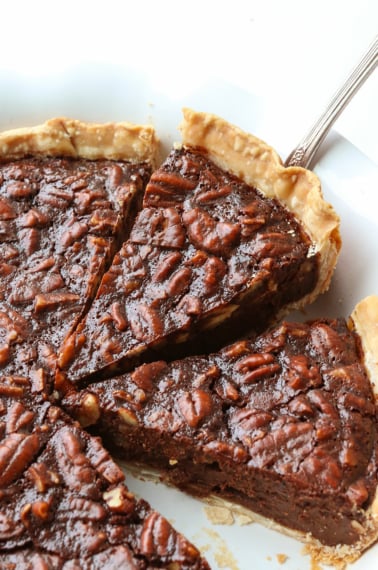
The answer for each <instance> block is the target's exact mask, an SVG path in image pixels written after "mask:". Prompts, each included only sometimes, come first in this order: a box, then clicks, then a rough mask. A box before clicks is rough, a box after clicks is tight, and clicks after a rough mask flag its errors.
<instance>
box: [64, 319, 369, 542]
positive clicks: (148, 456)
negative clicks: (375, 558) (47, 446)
mask: <svg viewBox="0 0 378 570" xmlns="http://www.w3.org/2000/svg"><path fill="white" fill-rule="evenodd" d="M65 405H66V406H67V409H68V410H69V411H70V413H71V414H74V415H75V416H76V417H78V418H79V419H80V420H81V421H82V422H83V423H84V425H85V424H90V423H91V422H95V421H96V420H97V419H98V417H99V416H100V418H99V421H98V423H96V428H95V429H96V430H98V429H99V430H100V432H101V433H102V435H103V437H104V438H105V440H106V442H107V443H108V444H109V445H111V446H113V447H115V448H116V450H117V451H118V452H119V453H120V454H121V456H122V457H124V458H126V459H132V460H138V461H142V462H145V463H147V464H148V465H152V466H155V467H158V468H159V469H161V470H163V471H164V472H165V477H166V478H167V479H168V480H170V481H172V482H173V483H174V484H176V485H178V486H179V487H180V488H182V489H186V490H188V491H190V492H191V493H195V494H199V495H207V494H209V493H210V494H211V493H214V494H219V495H220V496H222V497H225V498H228V499H232V500H233V501H236V502H239V503H241V504H243V505H246V506H248V507H249V508H251V509H252V510H254V511H256V512H257V513H260V514H262V515H264V516H267V517H268V518H273V519H274V520H276V521H277V522H278V523H281V524H284V525H285V526H287V527H289V528H293V529H297V530H300V531H303V532H311V533H312V534H313V536H314V537H316V538H318V539H319V540H320V541H322V542H323V543H324V544H328V545H336V544H352V543H353V542H355V541H356V540H357V539H358V537H359V532H358V528H359V527H358V525H357V524H356V523H360V522H361V521H362V520H363V515H364V509H366V507H367V506H368V505H369V504H370V503H371V501H372V498H373V496H374V493H375V489H376V469H377V463H376V445H377V444H376V408H375V405H374V397H373V394H372V390H371V386H370V382H369V379H368V377H367V376H366V373H365V370H364V367H363V365H362V363H361V354H360V348H359V344H358V340H357V339H356V337H355V335H354V334H353V333H352V332H350V331H349V329H348V327H347V326H346V323H345V322H344V321H342V320H335V321H316V322H313V323H311V324H298V323H283V324H282V325H281V326H279V327H277V328H275V329H273V330H272V331H270V332H268V333H266V334H262V335H260V336H257V337H256V338H255V339H253V340H248V341H247V340H244V341H239V342H237V343H236V344H234V345H231V346H230V347H228V348H225V349H223V350H222V351H220V352H219V353H216V354H212V355H210V356H207V357H205V356H204V357H189V358H187V359H184V360H180V361H176V362H173V363H170V364H166V363H165V362H162V361H160V362H156V363H153V364H146V365H143V366H142V367H140V368H138V369H136V370H135V371H134V372H133V373H132V374H130V375H124V376H120V377H118V378H114V379H111V380H108V381H105V382H100V383H97V384H94V385H93V386H91V387H89V388H88V389H87V390H86V391H83V392H79V393H77V394H73V395H71V396H67V398H66V400H65Z"/></svg>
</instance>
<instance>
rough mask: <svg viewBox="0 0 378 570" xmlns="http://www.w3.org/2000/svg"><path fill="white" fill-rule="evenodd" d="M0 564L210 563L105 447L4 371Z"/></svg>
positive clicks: (91, 567)
mask: <svg viewBox="0 0 378 570" xmlns="http://www.w3.org/2000/svg"><path fill="white" fill-rule="evenodd" d="M0 522H1V524H0V567H1V568H2V569H6V570H16V569H17V570H35V569H38V568H39V569H41V570H42V569H43V570H50V569H51V570H63V569H66V570H96V569H98V570H100V569H101V570H105V569H106V570H114V568H128V569H130V570H147V569H148V568H167V569H169V570H180V569H182V570H189V569H192V570H208V569H209V566H208V564H207V562H206V561H205V560H204V559H203V558H202V557H201V555H200V553H199V551H198V550H197V549H196V548H195V547H194V546H193V545H192V544H191V543H190V542H189V541H187V540H186V539H185V538H184V537H183V536H182V535H181V534H179V533H178V532H176V531H175V530H174V529H173V527H172V526H171V524H170V523H169V522H168V521H167V520H166V519H165V518H164V517H162V516H161V515H159V514H158V513H157V512H156V511H154V510H152V509H151V508H150V506H149V505H148V504H147V503H146V502H145V501H143V500H138V499H137V498H136V497H135V496H134V495H133V494H132V493H131V492H130V491H129V490H128V488H127V486H126V485H125V482H124V475H123V473H122V471H121V469H120V468H119V467H118V466H117V465H116V463H115V462H114V461H113V460H112V458H111V457H110V455H109V453H108V452H107V451H106V450H105V449H104V448H103V447H102V444H101V441H100V439H99V438H96V437H92V436H90V435H89V434H87V433H86V432H85V431H84V430H83V429H82V428H80V426H79V425H78V424H77V423H76V422H73V421H72V420H71V418H69V417H67V416H66V415H65V413H64V412H63V411H62V410H61V409H60V408H58V407H56V406H54V405H52V404H51V403H50V402H49V401H48V400H47V399H46V398H44V397H42V396H41V395H39V396H38V395H36V394H35V393H33V391H32V383H31V382H29V381H28V379H27V378H20V377H9V376H8V377H6V378H4V377H3V378H1V379H0Z"/></svg>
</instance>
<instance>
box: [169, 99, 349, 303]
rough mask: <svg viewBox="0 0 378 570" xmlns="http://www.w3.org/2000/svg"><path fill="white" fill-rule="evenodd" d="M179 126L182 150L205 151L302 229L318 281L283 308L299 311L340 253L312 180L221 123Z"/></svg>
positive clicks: (334, 225) (205, 116) (187, 114)
mask: <svg viewBox="0 0 378 570" xmlns="http://www.w3.org/2000/svg"><path fill="white" fill-rule="evenodd" d="M183 113H184V120H183V121H182V123H181V125H180V131H181V135H182V142H183V144H184V145H191V146H198V147H202V148H205V149H206V150H207V152H208V154H209V157H210V158H211V159H212V160H213V161H214V162H215V163H216V164H217V165H218V166H220V167H221V168H224V169H225V170H229V171H231V172H232V173H233V174H235V175H236V176H238V177H239V178H241V179H242V180H244V181H245V182H246V183H247V184H249V185H251V186H254V187H256V188H258V189H259V190H260V191H261V192H262V193H263V194H265V195H266V196H268V197H269V198H277V199H278V200H279V201H280V202H281V203H283V204H284V205H285V206H286V207H287V208H288V210H289V211H290V212H292V213H293V214H294V216H295V217H296V218H297V220H298V221H299V222H300V223H301V224H302V226H303V228H304V229H305V231H307V233H308V235H309V236H310V238H311V239H312V240H313V248H314V253H319V256H320V259H319V267H320V274H319V280H318V283H317V285H316V287H315V288H314V290H313V291H312V292H311V293H310V294H308V295H306V296H305V297H303V298H302V299H300V301H298V302H296V303H294V304H292V305H291V306H290V307H287V308H285V312H287V310H289V309H294V308H302V307H304V306H305V305H306V304H308V303H311V302H312V301H314V300H315V299H316V297H317V296H318V295H319V294H320V293H323V292H324V291H326V290H327V289H328V287H329V284H330V280H331V277H332V274H333V270H334V268H335V265H336V262H337V259H338V255H339V251H340V248H341V237H340V231H339V225H340V220H339V217H338V215H337V214H336V213H335V211H334V209H333V207H332V206H331V205H330V204H328V203H327V202H326V201H325V200H324V198H323V194H322V190H321V185H320V181H319V179H318V177H317V176H316V174H314V173H313V172H312V171H310V170H307V169H304V168H301V167H299V166H290V167H287V168H286V167H284V166H283V164H282V161H281V159H280V157H279V156H278V154H277V153H276V151H275V150H274V149H273V148H271V147H270V146H268V145H267V144H266V143H265V142H263V141H262V140H260V139H258V138H256V137H255V136H253V135H251V134H248V133H246V132H244V131H242V130H241V129H239V128H238V127H236V126H234V125H231V124H230V123H228V122H227V121H225V120H224V119H222V118H220V117H218V116H216V115H213V114H209V113H199V112H196V111H193V110H191V109H188V108H185V109H184V110H183Z"/></svg>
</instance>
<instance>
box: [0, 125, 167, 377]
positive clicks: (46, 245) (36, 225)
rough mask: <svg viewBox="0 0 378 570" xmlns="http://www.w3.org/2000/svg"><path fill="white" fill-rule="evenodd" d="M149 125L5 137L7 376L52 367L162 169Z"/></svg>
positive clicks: (46, 128)
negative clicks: (155, 173)
mask: <svg viewBox="0 0 378 570" xmlns="http://www.w3.org/2000/svg"><path fill="white" fill-rule="evenodd" d="M157 149H158V144H157V140H156V136H155V134H154V131H153V129H152V128H151V127H148V126H138V125H132V124H130V123H108V124H92V123H83V122H80V121H77V120H73V119H66V118H58V119H52V120H50V121H47V122H46V123H44V124H42V125H39V126H37V127H30V128H23V129H14V130H10V131H5V132H3V133H0V223H1V244H0V275H1V285H0V290H1V293H0V339H1V340H0V373H2V374H4V375H6V374H11V375H13V374H18V375H22V374H25V375H26V376H29V375H30V372H31V370H33V374H35V375H37V376H39V380H38V381H39V382H40V383H41V384H45V383H46V381H47V380H46V378H47V376H52V374H53V371H54V369H55V360H56V353H57V352H58V351H59V349H60V345H61V343H62V341H63V339H64V338H65V336H66V335H68V334H69V333H70V332H71V330H72V329H73V328H74V327H75V325H76V324H77V322H78V321H79V319H80V317H81V316H82V315H83V313H84V312H85V311H86V309H87V308H88V306H89V304H90V302H91V301H92V299H93V297H94V295H95V292H96V289H97V287H98V283H99V281H100V278H101V276H102V274H103V273H104V272H105V270H106V268H107V267H108V265H109V264H110V261H111V259H112V257H113V256H114V253H115V251H116V249H118V248H119V246H120V243H121V242H122V241H123V239H124V237H125V233H127V231H128V226H129V225H130V220H131V219H132V218H133V217H134V216H135V211H136V210H137V209H138V207H139V205H140V202H141V199H142V194H143V191H144V187H145V185H146V183H147V180H148V178H149V176H150V174H151V170H152V168H153V167H154V166H155V162H156V155H157Z"/></svg>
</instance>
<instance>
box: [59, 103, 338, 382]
mask: <svg viewBox="0 0 378 570" xmlns="http://www.w3.org/2000/svg"><path fill="white" fill-rule="evenodd" d="M181 131H182V135H183V141H182V145H181V146H180V147H179V148H175V149H173V150H172V152H171V153H170V155H169V156H168V157H167V159H166V160H165V161H164V163H163V164H162V165H161V166H160V167H159V169H157V170H156V171H155V172H154V173H153V175H152V177H151V179H150V181H149V184H148V185H147V188H146V192H145V196H144V202H143V209H142V210H141V211H140V213H139V215H138V216H137V218H136V220H135V223H134V225H133V227H132V229H131V233H130V238H129V239H128V240H127V241H126V242H125V243H124V244H123V246H122V248H121V249H120V251H119V252H118V253H117V255H116V256H115V258H114V260H113V264H112V266H111V267H110V269H109V271H108V272H107V273H106V274H105V275H104V277H103V279H102V282H101V285H100V287H99V290H98V294H97V297H96V299H95V301H94V302H93V304H92V306H91V309H90V311H89V312H88V314H87V316H86V317H85V319H84V320H83V321H82V322H81V323H80V324H79V326H78V327H77V329H76V330H75V332H74V333H73V334H72V335H71V336H70V337H69V338H68V339H67V341H66V342H65V344H64V346H63V348H62V351H61V353H60V355H59V367H60V369H61V370H62V371H63V374H62V378H63V379H68V381H69V382H71V383H75V384H77V383H80V382H81V381H82V380H83V379H85V381H86V382H87V381H88V378H89V377H90V376H91V375H96V376H97V375H98V373H102V374H106V375H112V374H114V373H115V372H119V371H126V370H128V369H131V368H132V367H133V366H134V365H135V364H136V363H138V361H139V362H140V361H141V360H144V361H146V360H154V359H156V358H158V357H159V356H160V357H161V356H162V355H163V356H164V358H168V359H172V358H177V357H178V355H181V354H188V353H189V352H190V353H198V352H199V351H200V352H202V351H204V350H213V349H215V348H216V347H217V346H221V345H222V344H224V343H225V342H229V341H230V339H232V338H235V337H237V336H240V335H241V334H242V333H243V332H245V331H249V330H253V329H256V330H258V329H260V330H263V329H264V328H265V327H266V326H267V324H268V323H269V322H270V321H272V320H273V319H275V318H277V317H278V315H280V314H281V313H282V312H283V311H288V310H289V309H292V308H294V307H295V308H298V307H302V306H304V305H305V304H306V303H309V302H311V301H313V300H314V299H315V298H316V296H317V295H318V294H319V293H321V292H323V291H325V290H326V289H327V287H328V286H329V282H330V279H331V275H332V272H333V269H334V267H335V264H336V261H337V257H338V253H339V250H340V245H341V240H340V234H339V219H338V216H337V215H336V213H335V212H334V210H333V209H332V207H331V206H330V205H329V204H328V203H326V202H325V201H324V199H323V196H322V192H321V189H320V183H319V180H318V178H317V177H316V175H315V174H314V173H312V172H310V171H307V170H304V169H301V168H297V167H296V168H294V167H290V168H284V167H283V166H282V163H281V161H280V159H279V157H278V156H277V154H276V153H275V152H274V151H273V150H272V149H271V148H270V147H268V146H267V145H266V144H265V143H263V142H262V141H260V140H259V139H256V138H255V137H253V136H252V135H249V134H247V133H244V132H243V131H241V130H240V129H238V128H237V127H234V126H233V125H230V124H229V123H227V122H226V121H224V120H223V119H221V118H219V117H215V116H214V115H209V114H206V113H196V112H194V111H190V110H185V112H184V122H183V124H182V126H181ZM59 381H60V378H58V382H57V387H58V388H59ZM62 383H63V384H64V382H63V381H62Z"/></svg>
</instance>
